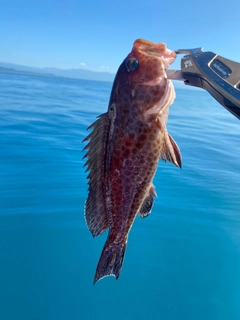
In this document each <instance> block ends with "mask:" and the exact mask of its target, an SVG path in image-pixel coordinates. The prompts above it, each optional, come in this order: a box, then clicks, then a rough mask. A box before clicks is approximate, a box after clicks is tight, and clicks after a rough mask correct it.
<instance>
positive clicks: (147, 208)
mask: <svg viewBox="0 0 240 320" xmlns="http://www.w3.org/2000/svg"><path fill="white" fill-rule="evenodd" d="M156 196H157V195H156V192H155V188H154V185H153V184H152V185H151V187H150V190H149V193H148V194H147V196H146V198H145V199H144V201H143V203H142V206H141V208H140V210H139V211H138V215H139V216H140V217H141V218H146V217H147V216H149V214H150V213H151V210H152V207H153V202H154V197H156Z"/></svg>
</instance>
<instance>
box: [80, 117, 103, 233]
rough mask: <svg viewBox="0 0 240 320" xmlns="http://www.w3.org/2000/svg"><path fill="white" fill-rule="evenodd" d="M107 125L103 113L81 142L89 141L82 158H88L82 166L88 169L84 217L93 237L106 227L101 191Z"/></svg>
mask: <svg viewBox="0 0 240 320" xmlns="http://www.w3.org/2000/svg"><path fill="white" fill-rule="evenodd" d="M108 127H109V117H108V114H107V113H104V114H102V115H101V116H99V119H98V120H97V121H95V122H94V123H93V124H92V125H91V126H90V127H89V128H90V129H92V130H93V131H92V132H91V133H90V134H89V135H88V136H87V137H86V138H85V139H84V140H83V142H84V141H86V140H89V143H88V144H87V145H86V146H85V148H84V149H83V150H86V149H88V152H87V153H86V155H85V156H84V157H83V158H86V157H87V158H88V160H87V162H86V163H85V165H84V166H87V170H89V175H88V179H89V182H88V184H89V188H88V198H87V201H86V204H85V219H86V222H87V226H88V228H89V230H90V231H91V233H92V235H93V236H94V237H97V236H98V235H100V234H101V233H103V232H104V231H105V230H106V229H107V228H108V220H107V214H106V210H105V208H104V203H105V202H104V193H103V177H104V159H105V150H106V139H107V135H108ZM87 170H86V171H87Z"/></svg>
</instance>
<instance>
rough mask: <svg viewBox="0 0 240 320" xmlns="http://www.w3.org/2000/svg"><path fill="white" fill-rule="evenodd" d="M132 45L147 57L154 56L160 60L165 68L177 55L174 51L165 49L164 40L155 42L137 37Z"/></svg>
mask: <svg viewBox="0 0 240 320" xmlns="http://www.w3.org/2000/svg"><path fill="white" fill-rule="evenodd" d="M134 47H135V48H136V49H137V50H138V51H139V53H141V54H143V55H145V56H147V57H154V58H158V59H159V60H161V62H162V63H163V65H164V68H165V69H167V68H168V67H169V66H170V64H172V63H173V61H174V60H175V59H176V56H177V54H176V52H175V51H172V50H170V49H167V46H166V44H165V43H164V42H160V43H157V44H156V43H154V42H151V41H149V40H144V39H137V40H136V41H135V42H134Z"/></svg>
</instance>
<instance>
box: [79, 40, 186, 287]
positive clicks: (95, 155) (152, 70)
mask: <svg viewBox="0 0 240 320" xmlns="http://www.w3.org/2000/svg"><path fill="white" fill-rule="evenodd" d="M175 57H176V54H175V52H174V51H171V50H169V49H167V48H166V45H165V44H164V43H159V44H155V43H153V42H150V41H147V40H143V39H138V40H136V41H135V42H134V44H133V48H132V51H131V52H130V53H129V55H128V56H127V57H126V59H125V60H124V61H123V63H122V64H121V65H120V67H119V69H118V72H117V74H116V78H115V80H114V84H113V88H112V92H111V96H110V101H109V107H108V112H107V113H105V114H103V115H101V116H100V117H99V118H98V120H97V121H96V122H94V123H93V124H92V125H91V126H90V128H91V129H92V132H91V133H90V134H89V135H88V136H87V138H86V139H85V141H86V140H88V144H87V146H86V147H85V148H84V149H86V150H88V151H87V153H86V155H85V157H87V158H88V159H87V162H86V166H87V170H88V171H89V175H88V179H89V182H88V183H89V192H88V198H87V201H86V206H85V218H86V222H87V225H88V228H89V230H90V232H91V233H92V235H93V236H94V237H95V236H98V235H100V234H101V233H103V232H104V231H106V229H109V233H108V237H107V241H106V243H105V245H104V248H103V250H102V254H101V256H100V259H99V262H98V265H97V269H96V274H95V277H94V283H95V282H96V281H98V280H99V279H101V278H103V277H105V276H108V275H113V276H115V277H116V279H118V277H119V274H120V271H121V268H122V263H123V259H124V254H125V250H126V245H127V240H128V234H129V231H130V229H131V226H132V224H133V222H134V219H135V218H136V215H137V214H139V215H140V217H146V216H148V215H149V213H150V212H151V210H152V207H153V202H154V198H155V196H156V193H155V190H154V187H153V184H152V180H153V177H154V174H155V172H156V169H157V165H158V161H159V159H163V160H165V161H166V160H168V161H170V162H172V163H174V164H175V165H177V166H181V155H180V151H179V148H178V146H177V144H176V143H175V141H174V140H173V139H172V137H171V136H170V135H169V134H168V132H167V129H166V122H167V117H168V108H169V106H170V105H171V104H172V103H173V101H174V98H175V94H174V89H173V86H172V83H171V82H170V81H169V80H167V78H166V72H165V69H166V68H167V67H168V66H169V65H170V64H171V63H172V62H173V61H174V59H175Z"/></svg>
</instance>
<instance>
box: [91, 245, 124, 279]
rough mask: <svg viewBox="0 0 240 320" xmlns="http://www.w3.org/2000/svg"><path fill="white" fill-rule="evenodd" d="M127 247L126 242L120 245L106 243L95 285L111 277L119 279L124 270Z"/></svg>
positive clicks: (98, 266)
mask: <svg viewBox="0 0 240 320" xmlns="http://www.w3.org/2000/svg"><path fill="white" fill-rule="evenodd" d="M126 245H127V241H126V240H125V241H124V242H122V243H118V244H114V243H109V242H108V241H107V242H106V244H105V246H104V248H103V251H102V254H101V257H100V259H99V262H98V265H97V270H96V273H95V277H94V281H93V283H96V282H97V281H98V280H100V279H101V278H103V277H105V276H110V275H113V276H115V278H116V280H117V279H118V277H119V274H120V271H121V268H122V263H123V258H124V254H125V250H126Z"/></svg>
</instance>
